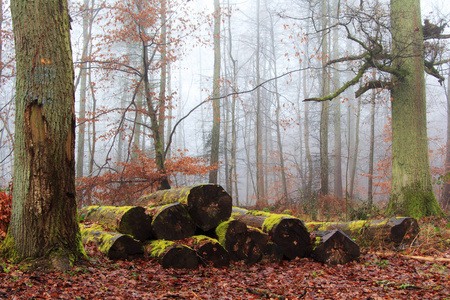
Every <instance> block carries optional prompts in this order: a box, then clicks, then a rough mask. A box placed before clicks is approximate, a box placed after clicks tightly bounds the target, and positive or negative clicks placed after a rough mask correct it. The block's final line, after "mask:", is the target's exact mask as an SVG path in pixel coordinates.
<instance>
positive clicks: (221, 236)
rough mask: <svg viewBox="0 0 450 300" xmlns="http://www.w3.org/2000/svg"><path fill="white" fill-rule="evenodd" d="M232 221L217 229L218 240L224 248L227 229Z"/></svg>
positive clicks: (221, 224)
mask: <svg viewBox="0 0 450 300" xmlns="http://www.w3.org/2000/svg"><path fill="white" fill-rule="evenodd" d="M231 221H232V220H229V221H225V222H222V223H220V224H219V226H217V227H216V235H217V240H218V241H219V243H220V244H221V245H222V246H223V247H225V234H226V233H227V229H228V226H229V224H230V222H231Z"/></svg>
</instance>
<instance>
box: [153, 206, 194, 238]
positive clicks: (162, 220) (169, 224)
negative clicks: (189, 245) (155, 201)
mask: <svg viewBox="0 0 450 300" xmlns="http://www.w3.org/2000/svg"><path fill="white" fill-rule="evenodd" d="M147 213H148V214H149V215H150V216H151V217H152V223H151V228H152V233H153V236H155V237H156V239H164V240H182V239H185V238H188V237H191V236H193V235H194V233H195V229H196V225H195V223H194V221H193V220H192V218H191V217H190V216H189V213H188V212H187V210H186V208H185V207H184V206H183V205H182V204H181V203H173V204H167V205H163V206H156V207H151V208H148V209H147Z"/></svg>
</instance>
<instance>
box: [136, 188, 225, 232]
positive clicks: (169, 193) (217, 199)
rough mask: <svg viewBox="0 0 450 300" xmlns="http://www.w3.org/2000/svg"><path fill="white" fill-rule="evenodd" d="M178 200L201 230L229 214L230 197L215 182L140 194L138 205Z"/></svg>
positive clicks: (213, 225)
mask: <svg viewBox="0 0 450 300" xmlns="http://www.w3.org/2000/svg"><path fill="white" fill-rule="evenodd" d="M176 202H180V203H182V204H183V205H185V206H186V209H187V211H188V212H189V215H190V216H191V217H192V219H193V220H194V222H195V224H196V225H197V226H198V227H199V228H200V229H201V230H203V231H205V232H206V231H208V230H211V229H214V228H215V227H216V226H217V225H219V223H220V222H222V221H225V220H227V219H228V218H229V217H230V215H231V208H232V204H231V202H232V201H231V197H230V195H228V193H227V192H225V190H224V189H223V188H222V187H221V186H220V185H217V184H197V185H192V186H187V187H184V188H174V189H169V190H162V191H158V192H156V193H153V194H150V195H145V196H142V197H141V198H140V199H139V200H138V205H140V206H145V207H148V206H158V205H165V204H171V203H176Z"/></svg>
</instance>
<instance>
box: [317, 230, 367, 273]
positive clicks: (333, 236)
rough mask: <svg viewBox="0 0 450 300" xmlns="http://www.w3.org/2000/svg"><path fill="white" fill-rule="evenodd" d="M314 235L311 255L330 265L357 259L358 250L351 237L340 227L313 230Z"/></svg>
mask: <svg viewBox="0 0 450 300" xmlns="http://www.w3.org/2000/svg"><path fill="white" fill-rule="evenodd" d="M311 236H313V237H315V241H314V244H313V251H312V253H311V257H312V258H313V259H315V260H317V261H319V262H322V263H327V264H331V265H338V264H339V265H343V264H346V263H349V262H351V261H354V260H359V255H360V250H359V246H358V244H356V243H355V242H354V241H353V240H352V238H350V237H349V236H348V235H347V234H345V232H343V231H342V230H340V229H333V230H329V231H314V232H312V234H311Z"/></svg>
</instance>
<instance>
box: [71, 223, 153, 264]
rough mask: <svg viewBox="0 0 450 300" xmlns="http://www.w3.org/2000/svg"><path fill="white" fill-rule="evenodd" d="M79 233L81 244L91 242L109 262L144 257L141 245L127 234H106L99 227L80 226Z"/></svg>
mask: <svg viewBox="0 0 450 300" xmlns="http://www.w3.org/2000/svg"><path fill="white" fill-rule="evenodd" d="M80 231H81V238H82V241H83V244H87V243H89V242H93V243H94V244H96V245H97V247H98V249H99V250H100V252H102V253H103V254H105V255H106V256H107V257H108V258H109V259H111V260H117V259H127V260H131V259H134V258H139V257H142V256H143V255H144V246H143V244H142V243H141V242H140V241H137V240H135V239H133V238H132V237H131V236H129V235H127V234H120V233H116V232H106V231H104V230H103V227H102V226H100V225H91V226H89V225H83V224H80Z"/></svg>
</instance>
